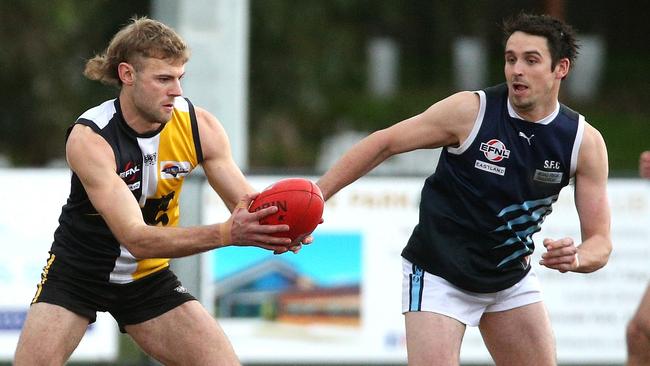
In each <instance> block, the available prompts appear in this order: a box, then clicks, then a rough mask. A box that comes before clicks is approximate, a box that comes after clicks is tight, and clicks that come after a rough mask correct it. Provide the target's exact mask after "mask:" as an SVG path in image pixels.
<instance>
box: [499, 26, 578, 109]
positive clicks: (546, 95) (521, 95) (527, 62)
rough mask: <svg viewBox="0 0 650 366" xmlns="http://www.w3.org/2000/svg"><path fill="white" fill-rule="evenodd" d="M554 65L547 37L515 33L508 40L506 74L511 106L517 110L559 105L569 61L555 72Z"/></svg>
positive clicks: (559, 65) (565, 60) (563, 62)
mask: <svg viewBox="0 0 650 366" xmlns="http://www.w3.org/2000/svg"><path fill="white" fill-rule="evenodd" d="M551 63H552V60H551V53H550V51H549V49H548V43H547V41H546V38H544V37H541V36H534V35H531V34H527V33H524V32H514V33H513V34H512V35H511V36H510V38H508V42H507V43H506V48H505V67H504V72H505V77H506V82H507V83H508V96H509V99H510V103H511V104H512V105H513V106H514V107H515V109H516V110H518V111H530V110H534V109H535V108H536V107H538V106H540V105H542V107H543V105H544V104H548V103H553V106H554V105H555V101H556V100H557V94H558V92H559V84H560V80H561V79H562V77H564V76H565V75H566V72H567V71H568V60H567V59H564V60H561V61H560V62H559V63H558V64H557V65H556V66H555V68H554V69H553V70H551ZM564 68H566V70H564Z"/></svg>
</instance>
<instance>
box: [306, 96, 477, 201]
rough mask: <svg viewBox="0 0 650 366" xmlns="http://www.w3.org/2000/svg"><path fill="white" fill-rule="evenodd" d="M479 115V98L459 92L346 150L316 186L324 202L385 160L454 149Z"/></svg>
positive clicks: (467, 133)
mask: <svg viewBox="0 0 650 366" xmlns="http://www.w3.org/2000/svg"><path fill="white" fill-rule="evenodd" d="M478 111H479V98H478V96H477V95H476V94H474V93H471V92H460V93H457V94H454V95H452V96H450V97H448V98H445V99H443V100H441V101H439V102H437V103H435V104H434V105H432V106H431V107H429V108H428V109H427V110H426V111H424V112H423V113H421V114H418V115H416V116H413V117H411V118H408V119H406V120H403V121H401V122H398V123H397V124H395V125H392V126H390V127H388V128H386V129H383V130H379V131H376V132H374V133H372V134H370V135H369V136H367V137H366V138H364V139H362V140H361V141H360V142H358V143H357V144H356V145H354V146H353V147H352V148H350V150H348V151H347V152H346V153H345V154H344V155H343V156H342V157H341V158H340V159H339V160H338V161H337V162H336V163H335V164H334V165H333V166H332V167H331V168H330V169H329V170H328V171H327V172H326V173H325V174H324V175H323V176H322V177H321V178H320V179H319V180H318V182H317V184H318V186H319V187H320V189H321V191H322V192H323V197H324V198H325V200H328V199H329V198H330V197H332V196H333V195H334V194H335V193H336V192H338V191H339V190H341V189H343V188H344V187H345V186H347V185H349V184H351V183H352V182H354V181H356V180H357V179H359V178H360V177H362V176H364V175H365V174H367V173H368V172H370V171H371V170H372V169H374V168H375V167H376V166H378V165H379V164H381V163H382V162H383V161H384V160H386V159H388V158H389V157H391V156H393V155H396V154H400V153H403V152H408V151H413V150H417V149H433V148H437V147H441V146H453V145H458V144H459V143H460V142H462V141H464V139H466V138H467V136H468V135H469V133H470V131H471V129H472V127H473V125H474V121H475V120H476V116H477V115H478Z"/></svg>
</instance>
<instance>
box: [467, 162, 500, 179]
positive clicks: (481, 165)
mask: <svg viewBox="0 0 650 366" xmlns="http://www.w3.org/2000/svg"><path fill="white" fill-rule="evenodd" d="M474 168H476V169H480V170H483V171H485V172H488V173H492V174H498V175H501V176H503V175H505V174H506V168H504V167H502V166H498V165H494V164H490V163H486V162H484V161H480V160H477V161H476V162H475V163H474Z"/></svg>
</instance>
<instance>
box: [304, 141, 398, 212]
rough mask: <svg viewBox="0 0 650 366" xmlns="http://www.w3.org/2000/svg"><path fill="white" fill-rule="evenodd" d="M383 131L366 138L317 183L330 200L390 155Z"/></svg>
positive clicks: (324, 195)
mask: <svg viewBox="0 0 650 366" xmlns="http://www.w3.org/2000/svg"><path fill="white" fill-rule="evenodd" d="M384 139H385V137H384V136H383V132H382V131H377V132H375V133H373V134H371V135H370V136H368V137H366V138H364V139H363V140H361V141H360V142H359V143H357V144H356V145H354V146H353V147H352V148H351V149H350V150H348V152H346V153H345V154H344V155H343V156H342V157H341V158H340V159H339V160H338V161H337V162H336V163H335V164H334V165H333V166H332V167H331V168H330V169H329V170H328V171H327V172H326V173H325V174H324V175H323V176H322V177H321V178H320V179H319V180H318V182H317V183H316V184H317V185H318V186H319V187H320V189H321V192H323V197H324V199H325V200H328V199H329V198H330V197H332V196H333V195H334V194H336V192H338V191H340V190H341V189H343V188H344V187H346V186H347V185H349V184H351V183H352V182H354V181H355V180H357V179H359V178H360V177H362V176H363V175H365V174H366V173H368V172H370V171H371V170H372V169H374V168H375V167H376V166H377V165H379V164H380V163H381V162H383V161H384V160H386V159H387V158H388V157H389V156H390V153H389V152H388V150H387V149H386V144H385V142H384V141H385V140H384Z"/></svg>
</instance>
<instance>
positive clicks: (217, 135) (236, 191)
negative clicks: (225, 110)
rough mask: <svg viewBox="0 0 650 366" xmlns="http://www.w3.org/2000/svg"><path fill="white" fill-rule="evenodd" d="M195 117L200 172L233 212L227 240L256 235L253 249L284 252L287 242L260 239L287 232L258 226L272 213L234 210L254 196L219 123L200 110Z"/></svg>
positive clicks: (278, 227) (284, 227) (282, 227)
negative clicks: (200, 154) (199, 150)
mask: <svg viewBox="0 0 650 366" xmlns="http://www.w3.org/2000/svg"><path fill="white" fill-rule="evenodd" d="M196 117H197V123H198V127H199V136H200V138H201V149H202V153H203V163H202V166H203V170H204V172H205V175H206V177H207V178H208V182H209V183H210V186H211V187H212V188H213V189H214V191H215V192H217V194H218V195H219V197H221V199H222V200H223V202H224V203H225V204H226V206H227V207H228V209H229V210H230V211H231V212H232V213H233V215H232V216H231V218H230V219H229V220H228V221H227V222H226V223H225V225H229V230H230V236H231V241H232V242H233V243H235V244H237V243H246V242H247V240H250V239H247V236H248V235H251V234H255V233H258V234H259V235H258V236H255V237H254V238H255V240H256V241H258V242H260V243H258V245H257V246H260V247H263V248H265V249H271V250H274V251H281V252H284V251H286V247H285V246H284V245H286V244H290V241H289V242H287V241H286V240H284V239H280V238H275V237H274V238H273V240H270V241H267V242H264V239H263V237H269V238H270V236H268V234H270V233H275V232H280V231H286V230H288V229H289V227H288V226H287V225H272V226H271V225H259V224H258V221H259V219H260V218H262V217H264V216H267V215H269V214H272V213H274V211H275V210H271V211H267V210H260V211H258V212H262V215H261V216H259V215H252V214H248V210H246V209H241V210H240V209H238V208H248V206H249V204H250V202H251V200H252V199H253V198H255V196H256V194H257V193H256V192H255V189H253V187H252V186H251V185H250V184H249V183H248V181H247V180H246V178H245V177H244V174H243V173H242V172H241V170H240V169H239V167H238V166H237V164H236V163H235V161H234V160H233V158H232V152H231V149H230V141H229V139H228V135H227V134H226V131H225V130H224V128H223V126H222V125H221V123H220V122H219V120H218V119H217V118H216V117H215V116H214V115H212V114H211V113H210V112H208V111H206V110H205V109H203V108H200V107H196ZM242 200H243V201H242ZM253 218H255V220H253ZM262 242H263V243H262ZM270 244H271V245H270ZM298 249H299V248H298Z"/></svg>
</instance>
